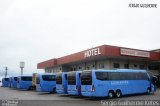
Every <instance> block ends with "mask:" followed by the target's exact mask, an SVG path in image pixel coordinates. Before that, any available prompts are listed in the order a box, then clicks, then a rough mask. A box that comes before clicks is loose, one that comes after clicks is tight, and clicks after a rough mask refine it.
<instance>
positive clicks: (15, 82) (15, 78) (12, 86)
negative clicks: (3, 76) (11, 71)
mask: <svg viewBox="0 0 160 106" xmlns="http://www.w3.org/2000/svg"><path fill="white" fill-rule="evenodd" d="M10 86H11V88H17V77H11V82H10Z"/></svg>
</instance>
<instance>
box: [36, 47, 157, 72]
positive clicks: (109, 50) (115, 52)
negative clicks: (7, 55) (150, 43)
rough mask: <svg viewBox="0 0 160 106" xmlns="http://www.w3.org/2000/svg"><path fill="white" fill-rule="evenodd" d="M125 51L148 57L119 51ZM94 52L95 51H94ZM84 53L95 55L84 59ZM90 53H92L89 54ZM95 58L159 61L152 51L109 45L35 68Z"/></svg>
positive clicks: (39, 64) (46, 62)
mask: <svg viewBox="0 0 160 106" xmlns="http://www.w3.org/2000/svg"><path fill="white" fill-rule="evenodd" d="M96 48H99V51H100V54H99V55H98V54H97V52H98V51H97V50H95V49H96ZM122 48H123V49H127V50H131V51H138V52H139V51H140V52H142V53H143V54H145V53H147V54H149V56H148V57H147V55H146V57H143V56H142V57H141V56H136V55H135V56H133V55H130V54H129V55H123V54H122V53H121V49H122ZM94 50H95V51H94ZM86 51H90V52H89V53H90V55H93V54H94V53H95V55H93V56H89V57H85V52H86ZM91 52H92V53H91ZM95 57H115V58H117V57H134V58H145V59H148V60H151V61H160V52H153V51H145V50H138V49H131V48H124V47H117V46H110V45H102V46H98V47H95V48H91V49H88V50H84V51H81V52H77V53H74V54H71V55H67V56H64V57H60V58H57V59H51V60H47V61H44V62H41V63H38V64H37V68H38V69H43V68H47V67H54V66H56V65H62V64H66V63H72V62H79V61H82V60H84V61H85V60H89V59H92V58H95Z"/></svg>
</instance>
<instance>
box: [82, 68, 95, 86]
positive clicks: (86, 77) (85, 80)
mask: <svg viewBox="0 0 160 106" xmlns="http://www.w3.org/2000/svg"><path fill="white" fill-rule="evenodd" d="M81 84H82V85H92V71H85V72H82V73H81Z"/></svg>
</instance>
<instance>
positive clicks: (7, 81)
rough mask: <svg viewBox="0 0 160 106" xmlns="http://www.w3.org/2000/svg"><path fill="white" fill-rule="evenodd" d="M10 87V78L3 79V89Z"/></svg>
mask: <svg viewBox="0 0 160 106" xmlns="http://www.w3.org/2000/svg"><path fill="white" fill-rule="evenodd" d="M8 86H9V78H2V87H8Z"/></svg>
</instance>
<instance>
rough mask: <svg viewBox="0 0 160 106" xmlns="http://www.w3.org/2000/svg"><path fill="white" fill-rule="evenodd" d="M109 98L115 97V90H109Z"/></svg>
mask: <svg viewBox="0 0 160 106" xmlns="http://www.w3.org/2000/svg"><path fill="white" fill-rule="evenodd" d="M108 98H109V99H111V98H114V91H113V90H110V91H109V92H108Z"/></svg>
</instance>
